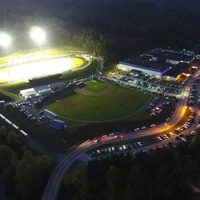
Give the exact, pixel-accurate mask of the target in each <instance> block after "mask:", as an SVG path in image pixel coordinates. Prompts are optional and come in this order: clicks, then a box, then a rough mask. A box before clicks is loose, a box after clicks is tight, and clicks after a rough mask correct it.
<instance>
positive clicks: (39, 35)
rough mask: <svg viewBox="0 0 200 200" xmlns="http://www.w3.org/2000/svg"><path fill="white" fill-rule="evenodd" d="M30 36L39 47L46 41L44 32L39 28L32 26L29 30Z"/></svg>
mask: <svg viewBox="0 0 200 200" xmlns="http://www.w3.org/2000/svg"><path fill="white" fill-rule="evenodd" d="M30 36H31V38H32V39H33V40H34V41H35V42H37V43H39V44H40V45H41V43H43V42H44V41H45V39H46V34H45V32H44V31H43V30H42V29H41V28H40V27H37V26H34V27H32V28H31V30H30Z"/></svg>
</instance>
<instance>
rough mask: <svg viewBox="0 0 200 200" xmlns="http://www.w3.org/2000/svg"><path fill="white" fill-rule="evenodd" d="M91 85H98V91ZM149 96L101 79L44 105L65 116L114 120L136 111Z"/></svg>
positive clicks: (80, 118) (94, 119)
mask: <svg viewBox="0 0 200 200" xmlns="http://www.w3.org/2000/svg"><path fill="white" fill-rule="evenodd" d="M98 84H100V86H99V85H98ZM95 85H96V87H95ZM92 88H102V90H100V91H99V89H98V90H96V89H92ZM150 97H151V96H150V94H144V93H143V92H140V91H136V90H131V89H128V88H122V87H118V86H113V85H109V84H106V85H105V83H101V82H100V83H99V82H96V83H95V82H94V83H93V86H92V84H91V82H89V85H88V86H86V87H84V88H82V89H77V90H76V91H75V94H74V95H72V96H69V97H66V98H63V99H60V101H56V102H54V103H52V104H49V105H48V106H47V108H48V109H50V110H51V111H53V112H54V113H56V114H58V115H60V116H63V117H65V118H69V119H77V120H85V121H87V120H88V121H104V120H114V119H120V118H122V117H125V116H128V115H131V114H134V113H136V112H138V111H140V109H141V108H142V107H143V106H145V105H146V103H147V101H148V99H149V98H150Z"/></svg>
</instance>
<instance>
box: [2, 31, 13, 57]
mask: <svg viewBox="0 0 200 200" xmlns="http://www.w3.org/2000/svg"><path fill="white" fill-rule="evenodd" d="M10 43H11V38H10V36H9V35H7V34H6V33H4V32H0V45H1V46H3V47H4V48H5V49H6V53H7V55H8V46H9V45H10Z"/></svg>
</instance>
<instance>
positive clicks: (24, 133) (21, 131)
mask: <svg viewBox="0 0 200 200" xmlns="http://www.w3.org/2000/svg"><path fill="white" fill-rule="evenodd" d="M20 133H21V134H22V135H24V136H25V137H28V134H27V133H26V132H25V131H23V130H20Z"/></svg>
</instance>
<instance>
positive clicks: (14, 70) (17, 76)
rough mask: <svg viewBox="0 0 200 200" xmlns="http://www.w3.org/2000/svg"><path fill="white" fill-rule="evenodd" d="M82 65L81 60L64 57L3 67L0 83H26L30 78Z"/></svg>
mask: <svg viewBox="0 0 200 200" xmlns="http://www.w3.org/2000/svg"><path fill="white" fill-rule="evenodd" d="M83 64H84V60H83V59H81V58H77V57H68V58H67V57H66V58H57V59H55V58H54V59H48V60H44V61H36V62H31V63H25V64H18V65H16V66H12V67H11V66H10V67H7V68H5V67H4V68H2V69H0V82H15V81H27V80H28V79H32V78H38V77H43V76H48V75H53V74H59V73H63V72H66V71H68V70H71V69H73V68H76V67H80V66H81V65H83Z"/></svg>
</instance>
